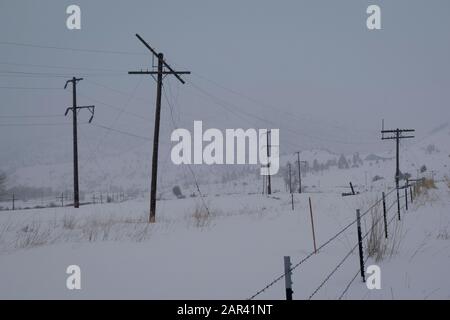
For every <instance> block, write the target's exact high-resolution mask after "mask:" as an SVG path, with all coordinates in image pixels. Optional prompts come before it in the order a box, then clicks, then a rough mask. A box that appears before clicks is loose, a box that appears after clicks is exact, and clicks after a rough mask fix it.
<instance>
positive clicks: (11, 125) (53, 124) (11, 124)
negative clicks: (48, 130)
mask: <svg viewBox="0 0 450 320" xmlns="http://www.w3.org/2000/svg"><path fill="white" fill-rule="evenodd" d="M70 124H71V123H70V122H61V123H1V124H0V127H49V126H67V125H70Z"/></svg>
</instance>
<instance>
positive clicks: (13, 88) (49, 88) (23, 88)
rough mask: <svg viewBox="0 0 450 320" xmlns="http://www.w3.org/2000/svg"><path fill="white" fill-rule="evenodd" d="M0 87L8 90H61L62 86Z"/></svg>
mask: <svg viewBox="0 0 450 320" xmlns="http://www.w3.org/2000/svg"><path fill="white" fill-rule="evenodd" d="M0 89H10V90H62V88H51V87H48V88H44V87H0Z"/></svg>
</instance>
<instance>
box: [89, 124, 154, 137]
mask: <svg viewBox="0 0 450 320" xmlns="http://www.w3.org/2000/svg"><path fill="white" fill-rule="evenodd" d="M91 125H92V126H94V127H98V128H102V129H105V130H108V131H113V132H117V133H120V134H123V135H127V136H130V137H135V138H139V139H143V140H146V141H151V138H149V137H144V136H140V135H137V134H134V133H131V132H127V131H123V130H119V129H115V128H111V127H107V126H104V125H101V124H96V123H91Z"/></svg>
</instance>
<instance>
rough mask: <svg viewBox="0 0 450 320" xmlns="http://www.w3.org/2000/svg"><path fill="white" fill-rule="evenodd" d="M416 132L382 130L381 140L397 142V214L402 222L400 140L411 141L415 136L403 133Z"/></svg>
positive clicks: (410, 130) (409, 130)
mask: <svg viewBox="0 0 450 320" xmlns="http://www.w3.org/2000/svg"><path fill="white" fill-rule="evenodd" d="M409 132H415V130H414V129H398V128H397V129H395V130H384V129H383V130H381V140H395V143H396V153H395V155H396V169H395V188H396V189H397V214H398V220H400V193H399V182H400V139H411V138H414V136H413V135H403V133H409ZM385 133H389V134H394V135H393V136H392V135H391V136H389V137H385V136H384V134H385Z"/></svg>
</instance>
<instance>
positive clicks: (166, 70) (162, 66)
mask: <svg viewBox="0 0 450 320" xmlns="http://www.w3.org/2000/svg"><path fill="white" fill-rule="evenodd" d="M136 37H137V38H138V39H139V40H140V41H141V42H142V43H143V44H144V46H146V47H147V49H149V50H150V52H151V53H152V54H153V57H156V58H157V59H158V70H157V71H148V70H147V71H130V72H128V74H139V75H142V74H149V75H152V76H153V75H157V90H156V110H155V130H154V134H153V158H152V182H151V190H150V219H149V221H150V223H155V222H156V182H157V178H158V149H159V126H160V118H161V96H162V86H163V76H166V75H169V74H173V75H174V76H175V77H176V78H177V79H178V80H179V81H180V82H181V83H182V84H184V83H185V82H184V80H183V79H182V78H181V77H180V75H181V74H190V72H189V71H174V70H173V69H172V68H171V67H170V66H169V64H167V62H165V61H164V54H162V53H157V52H156V51H155V50H154V49H153V48H152V47H150V45H149V44H148V43H147V42H145V40H144V39H142V38H141V36H139V35H138V34H136Z"/></svg>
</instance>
